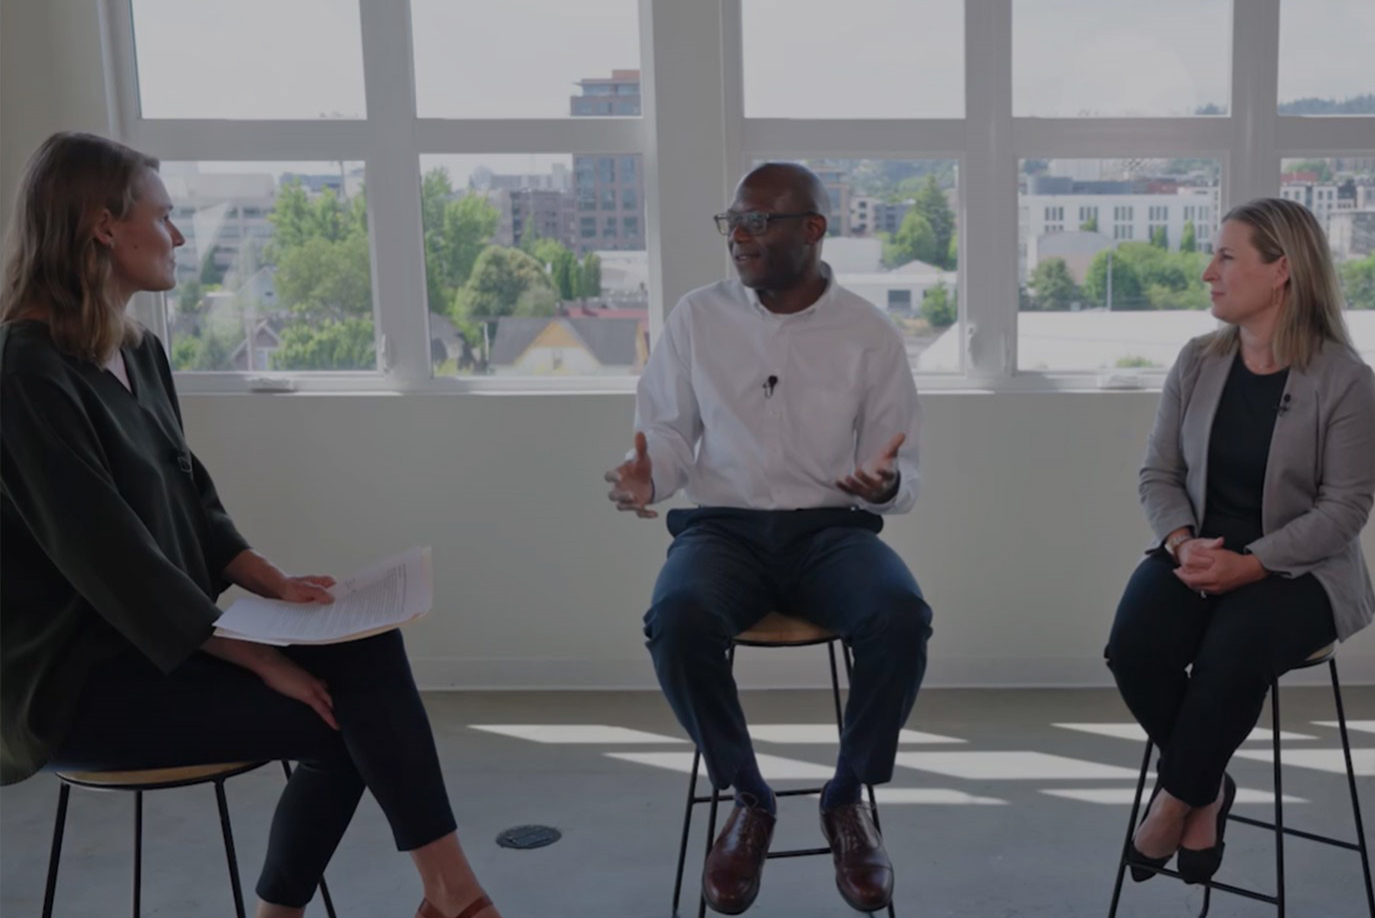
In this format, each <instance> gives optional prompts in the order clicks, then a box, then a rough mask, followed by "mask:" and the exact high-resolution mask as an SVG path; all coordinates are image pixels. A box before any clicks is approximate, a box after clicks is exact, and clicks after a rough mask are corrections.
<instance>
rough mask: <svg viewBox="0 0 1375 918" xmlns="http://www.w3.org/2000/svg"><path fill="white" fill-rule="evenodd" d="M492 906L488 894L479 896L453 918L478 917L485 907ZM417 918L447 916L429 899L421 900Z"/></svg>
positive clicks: (441, 917)
mask: <svg viewBox="0 0 1375 918" xmlns="http://www.w3.org/2000/svg"><path fill="white" fill-rule="evenodd" d="M491 907H492V900H491V899H489V898H487V897H486V896H479V897H478V898H477V900H476V901H474V902H471V903H469V904H468V907H467V908H465V909H464V910H463V911H461V912H459V913H458V914H457V915H454V916H453V918H477V915H478V914H479V913H480V912H481V911H482V910H483V909H485V908H491ZM415 918H445V916H444V915H443V914H441V913H440V911H439V909H437V908H435V907H434V906H433V905H431V904H430V901H429V900H428V899H421V900H420V910H419V911H417V912H416V913H415Z"/></svg>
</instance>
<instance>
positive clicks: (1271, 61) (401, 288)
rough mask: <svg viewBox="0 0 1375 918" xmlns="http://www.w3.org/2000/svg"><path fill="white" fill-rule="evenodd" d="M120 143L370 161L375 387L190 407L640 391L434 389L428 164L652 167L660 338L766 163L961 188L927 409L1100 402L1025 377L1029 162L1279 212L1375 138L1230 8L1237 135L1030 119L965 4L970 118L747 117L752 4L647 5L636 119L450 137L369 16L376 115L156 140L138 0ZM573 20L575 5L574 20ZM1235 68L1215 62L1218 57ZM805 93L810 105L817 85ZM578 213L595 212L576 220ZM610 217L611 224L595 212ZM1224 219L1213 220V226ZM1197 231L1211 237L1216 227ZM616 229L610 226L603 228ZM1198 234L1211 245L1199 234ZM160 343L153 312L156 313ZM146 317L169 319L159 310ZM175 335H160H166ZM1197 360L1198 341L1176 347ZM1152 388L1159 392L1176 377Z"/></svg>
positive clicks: (398, 6) (1057, 378)
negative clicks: (1288, 77) (593, 157)
mask: <svg viewBox="0 0 1375 918" xmlns="http://www.w3.org/2000/svg"><path fill="white" fill-rule="evenodd" d="M99 2H100V9H101V24H102V30H103V36H104V45H105V48H106V49H107V57H106V72H107V94H108V97H109V100H110V109H111V112H112V121H111V126H110V127H111V131H112V133H113V134H114V135H115V136H117V137H119V138H120V139H122V140H123V141H125V142H126V143H129V144H131V145H132V146H134V147H137V148H140V149H144V150H147V151H148V152H150V153H153V154H154V155H157V156H159V157H161V158H163V159H168V160H235V159H241V160H317V159H318V160H327V161H337V160H339V159H346V160H356V161H361V162H363V163H364V164H365V168H366V180H367V186H368V189H369V195H368V218H369V228H370V237H371V241H372V258H373V275H372V276H373V297H374V303H375V304H376V305H375V316H376V322H377V331H378V353H379V367H380V369H379V370H378V371H377V372H363V373H271V374H236V373H194V374H179V376H178V385H179V386H180V387H181V388H182V390H183V391H186V392H246V391H253V390H255V389H271V390H273V391H278V390H280V389H283V388H292V389H295V390H298V391H302V392H310V391H342V392H348V391H393V392H502V391H526V392H532V391H540V392H588V391H629V390H630V389H632V388H633V386H634V379H633V378H632V377H582V378H558V379H549V378H515V377H457V378H433V377H432V373H431V367H430V352H429V340H428V333H427V321H428V310H427V307H426V302H425V278H424V257H423V248H422V231H421V226H420V194H419V192H420V157H421V156H422V155H425V154H481V153H521V152H529V153H568V154H602V153H612V154H615V155H623V154H640V155H641V156H642V162H643V168H644V172H645V175H644V179H645V186H644V187H645V194H644V198H643V202H642V203H643V205H644V216H643V220H644V223H643V227H644V231H645V234H646V245H647V249H648V257H649V269H650V285H649V286H650V309H649V315H650V330H651V338H652V339H657V337H658V335H659V333H660V331H661V330H662V328H663V322H664V316H665V315H666V313H667V310H668V309H669V308H670V307H671V304H672V303H673V302H674V301H676V299H677V298H678V297H680V296H681V295H682V294H684V293H686V292H687V291H688V290H690V289H692V288H693V287H696V286H699V285H701V284H703V283H708V282H710V281H712V280H714V279H716V278H720V277H723V276H726V275H727V273H728V272H729V270H730V268H729V265H728V262H727V259H726V256H725V252H724V246H723V245H722V244H721V239H720V237H719V236H718V235H717V234H716V233H715V231H714V230H713V229H712V228H711V226H710V215H711V213H713V212H714V211H715V210H717V209H719V208H720V207H722V206H724V204H725V203H726V202H727V201H728V200H729V196H730V194H731V190H732V188H733V185H734V182H735V180H736V179H737V178H738V176H739V175H741V174H742V173H743V172H744V171H745V170H746V169H747V168H748V166H749V164H750V163H751V162H753V161H754V160H756V159H759V158H770V157H789V158H793V157H805V158H823V157H853V158H894V159H949V160H955V161H956V162H957V163H958V169H959V187H960V196H959V213H958V217H959V237H960V238H959V251H960V264H959V268H958V273H959V289H960V297H959V301H960V318H961V321H962V323H963V324H962V326H961V328H962V329H963V336H964V348H963V356H962V361H963V369H962V372H956V373H941V374H918V381H919V383H920V385H921V387H922V388H923V389H928V390H930V389H995V390H1022V389H1042V390H1044V389H1050V390H1057V389H1084V388H1095V387H1097V386H1098V381H1097V379H1096V378H1095V377H1096V375H1097V374H1096V373H1093V372H1078V373H1076V372H1058V373H1057V372H1046V373H1038V372H1028V371H1020V370H1018V369H1017V319H1018V314H1017V303H1018V278H1017V269H1018V246H1019V238H1018V232H1019V226H1018V215H1019V212H1018V206H1019V204H1018V196H1017V172H1018V168H1019V163H1020V161H1021V160H1023V159H1028V158H1036V159H1047V158H1118V157H1134V156H1181V157H1207V158H1213V159H1217V160H1219V161H1220V162H1221V164H1222V169H1223V179H1222V189H1221V207H1222V212H1225V211H1226V209H1227V208H1228V207H1230V206H1231V205H1232V204H1235V203H1237V202H1241V201H1245V200H1249V199H1251V198H1254V197H1260V196H1264V195H1276V194H1279V193H1280V182H1279V176H1280V162H1281V160H1282V159H1288V158H1300V157H1307V156H1349V155H1362V154H1365V155H1369V154H1370V151H1371V148H1372V142H1371V133H1372V129H1373V128H1375V121H1373V120H1372V119H1371V118H1366V117H1299V116H1280V115H1279V113H1278V74H1279V31H1280V2H1281V0H1233V4H1232V17H1231V46H1232V48H1234V49H1235V48H1242V49H1245V52H1244V53H1232V54H1231V55H1230V58H1231V62H1232V63H1231V100H1230V105H1229V109H1228V112H1229V113H1228V114H1227V115H1226V116H1208V117H1194V118H1032V117H1014V116H1013V114H1012V32H1013V21H1012V16H1013V0H965V4H964V33H965V35H964V40H965V60H964V69H965V117H964V118H953V119H892V120H882V119H868V120H866V119H814V120H797V119H774V118H748V119H747V118H745V117H744V110H743V109H744V103H743V54H744V49H743V39H742V29H741V15H740V13H741V3H742V2H748V0H693V2H684V0H639V16H640V35H641V47H640V58H641V60H640V68H641V106H642V115H641V117H640V118H631V119H625V118H597V117H587V118H581V117H580V118H551V119H509V120H508V119H440V118H419V117H417V116H416V115H415V85H414V76H413V74H414V67H413V62H412V46H411V28H410V4H409V3H408V2H404V0H357V2H358V9H359V15H360V25H361V36H362V51H363V66H364V71H365V74H366V80H365V88H366V97H367V111H368V113H369V115H368V117H367V119H365V120H351V121H344V120H341V121H225V120H171V119H147V118H142V117H141V116H140V115H139V114H138V99H137V85H136V79H135V67H134V48H133V27H132V16H131V12H130V0H99ZM570 2H573V0H570ZM1222 50H1224V49H1219V52H1220V53H1221V51H1222ZM797 91H798V92H805V91H806V89H805V86H804V85H801V84H800V85H799V86H798V90H797ZM579 213H580V214H581V213H582V212H579ZM594 213H599V212H594ZM1210 217H1211V215H1210ZM1200 223H1211V219H1209V220H1202V219H1200ZM599 225H600V224H599ZM1200 231H1201V230H1200ZM141 305H142V307H143V308H144V309H145V310H148V311H147V313H146V314H148V315H150V317H151V318H152V319H153V321H154V324H155V325H156V324H157V320H158V318H159V317H160V316H161V310H160V309H157V308H156V307H155V304H149V303H147V302H144V303H143V304H141ZM150 305H154V308H152V309H149V306H150ZM159 330H161V329H159ZM1180 344H1181V345H1182V344H1183V342H1180ZM1137 379H1138V380H1139V381H1140V382H1141V383H1142V384H1143V385H1145V386H1158V385H1159V383H1160V382H1161V380H1162V379H1163V371H1149V370H1148V371H1143V372H1141V373H1140V374H1139V376H1138V377H1137Z"/></svg>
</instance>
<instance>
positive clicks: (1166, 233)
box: [1017, 157, 1221, 373]
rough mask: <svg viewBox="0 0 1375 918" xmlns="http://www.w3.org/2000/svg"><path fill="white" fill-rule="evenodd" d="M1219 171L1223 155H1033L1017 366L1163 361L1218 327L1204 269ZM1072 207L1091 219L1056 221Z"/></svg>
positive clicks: (1026, 179) (1028, 169)
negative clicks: (1108, 220) (1072, 223)
mask: <svg viewBox="0 0 1375 918" xmlns="http://www.w3.org/2000/svg"><path fill="white" fill-rule="evenodd" d="M1220 179H1221V171H1220V164H1219V163H1218V162H1217V161H1216V160H1204V159H1185V158H1173V157H1128V158H1124V159H1108V160H1104V159H1050V160H1023V161H1022V164H1021V187H1020V188H1019V191H1018V195H1019V197H1020V198H1021V200H1022V202H1023V204H1024V206H1023V212H1024V213H1026V214H1027V215H1028V218H1027V219H1025V220H1023V222H1022V225H1021V227H1020V231H1019V234H1018V252H1019V258H1018V282H1019V285H1020V292H1019V295H1018V310H1019V316H1018V323H1017V332H1018V334H1017V358H1018V367H1019V368H1020V369H1022V370H1032V371H1037V372H1045V371H1054V370H1076V371H1098V372H1104V373H1116V372H1117V371H1124V370H1139V369H1149V368H1155V369H1159V368H1164V367H1168V366H1169V365H1170V364H1171V363H1173V362H1174V358H1175V354H1176V353H1177V352H1178V351H1179V348H1180V345H1181V344H1182V343H1183V342H1184V341H1185V340H1187V339H1188V338H1190V337H1192V336H1193V335H1196V334H1201V333H1203V332H1205V331H1207V330H1208V329H1210V328H1212V327H1213V325H1214V323H1213V320H1212V318H1211V316H1210V315H1209V313H1208V307H1209V305H1210V304H1209V300H1208V291H1207V288H1206V287H1205V286H1204V284H1203V281H1202V274H1203V269H1204V267H1205V265H1206V264H1207V261H1208V257H1209V256H1208V252H1209V251H1211V249H1212V237H1213V231H1214V225H1213V222H1212V216H1213V215H1214V214H1215V213H1216V211H1217V206H1218V200H1219V195H1220V193H1221V190H1220ZM1066 210H1067V211H1069V212H1070V213H1077V214H1079V215H1081V216H1082V217H1083V218H1084V219H1083V220H1082V222H1080V224H1079V225H1078V226H1076V227H1073V228H1069V229H1068V230H1066V229H1065V228H1063V227H1061V226H1060V225H1059V224H1058V223H1056V224H1055V225H1050V221H1052V219H1053V218H1057V217H1059V216H1060V214H1062V213H1063V212H1064V211H1066ZM1100 213H1103V214H1107V213H1111V215H1112V224H1111V226H1107V225H1104V224H1101V223H1099V220H1098V214H1100Z"/></svg>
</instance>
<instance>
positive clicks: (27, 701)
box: [0, 133, 498, 918]
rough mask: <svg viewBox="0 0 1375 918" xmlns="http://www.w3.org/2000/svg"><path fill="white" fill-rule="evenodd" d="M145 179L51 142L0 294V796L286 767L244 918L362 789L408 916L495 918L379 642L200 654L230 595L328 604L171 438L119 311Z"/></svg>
mask: <svg viewBox="0 0 1375 918" xmlns="http://www.w3.org/2000/svg"><path fill="white" fill-rule="evenodd" d="M157 167H158V163H157V160H155V159H152V158H151V157H148V156H145V155H143V154H141V153H138V152H136V151H134V150H131V149H129V148H128V147H124V146H122V145H120V144H117V143H114V142H112V141H109V140H105V139H104V138H100V137H96V136H93V135H89V134H72V133H66V134H57V135H54V136H53V137H51V138H49V139H48V141H47V142H46V143H44V144H43V146H42V147H41V148H40V149H39V150H38V152H37V153H36V154H35V155H34V157H33V159H32V160H31V161H30V162H29V165H28V168H27V170H26V172H25V175H24V179H23V182H22V184H21V187H20V189H19V192H18V195H17V199H16V202H15V207H16V211H15V220H14V223H13V226H12V228H11V231H10V235H9V238H8V241H7V252H6V264H5V273H4V276H3V278H0V545H3V554H0V780H3V783H5V784H10V783H14V782H16V781H21V780H23V779H24V778H27V777H29V776H31V775H33V774H34V773H35V772H37V771H39V770H41V769H44V768H71V769H85V770H93V769H121V768H151V767H173V766H181V765H197V764H210V763H216V762H227V761H243V760H255V759H277V758H282V759H294V760H298V761H300V762H301V765H302V767H300V768H298V769H296V771H295V772H294V774H293V775H292V778H291V781H290V782H289V784H288V785H287V788H286V790H285V791H284V792H283V794H282V799H281V801H280V803H279V804H278V808H277V813H276V816H275V818H274V819H273V823H272V831H271V837H270V840H269V844H268V852H267V858H266V863H265V865H264V867H263V873H262V876H261V877H260V879H259V881H258V887H257V890H258V896H259V900H260V901H259V904H258V910H257V915H258V918H286V916H296V915H300V914H302V913H303V911H304V908H305V905H306V903H307V902H308V901H309V900H310V898H311V895H312V894H313V892H314V890H315V888H316V887H317V886H318V884H319V880H320V877H321V875H322V874H323V872H324V868H325V865H326V863H327V862H328V860H329V858H330V856H331V855H332V854H333V852H334V849H335V847H336V845H337V844H338V842H339V839H340V837H341V836H342V834H343V831H344V829H345V827H346V826H347V825H348V823H349V820H350V819H351V818H352V815H353V811H354V808H355V807H356V806H357V804H358V801H359V799H360V798H361V796H362V793H363V790H364V789H365V788H366V789H368V790H371V791H372V793H373V795H374V796H375V797H376V798H377V800H378V802H379V804H380V805H381V807H382V809H383V811H384V812H385V813H386V815H387V818H388V821H389V823H390V825H391V828H392V832H393V835H394V836H395V840H396V843H397V847H398V848H400V849H401V850H404V851H408V852H410V854H411V856H412V858H413V860H414V862H415V864H416V867H417V869H418V871H419V872H420V876H421V879H422V881H423V885H424V895H425V899H424V901H423V902H422V904H421V908H420V913H419V914H420V916H423V918H449V916H454V915H462V916H463V918H498V913H497V911H496V909H495V907H494V906H492V905H491V903H490V901H489V900H488V899H487V897H486V896H485V895H484V894H483V891H482V888H481V886H480V885H479V884H478V882H477V879H476V878H475V877H474V876H473V873H472V871H471V869H470V868H469V866H468V862H467V860H466V858H465V857H464V855H463V852H462V849H461V848H460V846H459V844H458V839H457V836H456V835H455V833H454V827H455V823H454V818H453V815H452V813H451V811H450V808H449V802H448V797H447V794H446V792H445V789H444V781H443V776H442V774H441V771H440V766H439V761H438V757H437V755H436V752H435V746H434V739H433V735H432V734H431V731H430V726H429V722H428V720H427V718H426V715H425V710H424V708H423V707H422V705H421V702H420V696H419V694H418V693H417V691H416V688H415V682H414V680H413V678H412V676H411V672H410V667H409V664H408V662H407V659H406V655H405V648H404V646H403V645H402V642H401V637H400V633H399V632H397V631H392V632H389V633H387V634H383V635H379V636H377V637H373V638H369V639H366V640H361V641H355V642H351V643H345V644H335V645H328V646H323V647H289V648H284V649H277V648H274V647H268V646H265V645H260V644H251V643H246V642H240V641H232V640H226V639H223V638H218V637H214V636H213V631H214V623H215V619H216V618H217V617H218V615H219V610H218V608H217V607H216V605H215V599H216V598H217V597H218V596H219V594H220V593H221V592H223V590H224V589H225V588H227V587H228V586H229V585H231V584H236V585H238V586H240V587H243V588H244V589H247V590H249V591H251V592H254V593H257V594H258V595H261V596H267V597H270V598H273V599H284V600H289V601H296V602H328V601H329V593H328V592H327V590H328V587H330V586H332V585H333V581H332V580H331V579H330V578H328V577H290V576H287V575H286V574H283V573H282V571H280V570H279V569H278V568H277V567H275V566H274V565H273V564H271V563H270V562H268V561H267V560H266V559H265V558H263V557H262V556H261V555H259V554H258V553H256V552H254V551H253V550H252V549H250V548H249V546H248V542H247V541H245V540H244V538H243V536H241V535H240V534H239V532H238V530H237V529H236V528H235V527H234V524H233V522H232V521H231V520H230V518H229V515H228V514H227V513H226V512H225V509H224V506H223V505H222V504H221V502H220V499H219V497H218V496H217V494H216V493H215V487H214V484H213V483H212V482H211V480H210V476H209V475H208V474H207V472H206V470H205V469H204V467H202V466H201V464H200V462H199V461H198V460H197V459H196V457H195V456H194V454H192V452H191V450H190V448H189V447H188V446H187V444H186V441H185V439H184V437H183V433H182V424H181V414H180V408H179V406H178V404H177V398H176V393H175V391H174V390H173V386H172V375H171V370H170V368H169V366H168V363H167V358H166V355H165V354H164V352H163V349H162V346H161V344H160V343H159V342H158V341H157V340H156V339H155V338H154V337H153V336H152V335H150V334H148V333H147V332H145V331H143V330H142V329H141V328H140V327H139V326H138V325H137V324H136V323H135V322H134V321H133V320H132V319H130V318H129V317H128V316H127V315H126V306H127V304H128V302H129V300H130V298H131V297H132V296H133V295H134V294H136V293H138V292H140V291H163V290H168V289H170V288H171V287H172V286H173V285H174V283H175V269H176V261H175V257H174V253H175V250H176V248H177V247H178V246H180V245H182V244H183V243H184V242H185V239H184V238H183V237H182V235H181V233H180V232H179V231H178V230H177V228H176V226H175V225H174V224H173V223H172V220H171V213H172V205H171V202H170V201H169V200H168V197H167V191H166V189H165V188H164V186H163V184H162V180H161V179H160V178H159V176H158V173H157Z"/></svg>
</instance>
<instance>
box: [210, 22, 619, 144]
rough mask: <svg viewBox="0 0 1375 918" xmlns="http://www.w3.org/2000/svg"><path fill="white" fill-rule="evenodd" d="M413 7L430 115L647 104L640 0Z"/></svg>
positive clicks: (575, 112)
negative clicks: (643, 100) (642, 85)
mask: <svg viewBox="0 0 1375 918" xmlns="http://www.w3.org/2000/svg"><path fill="white" fill-rule="evenodd" d="M352 2H355V3H356V2H357V0H352ZM402 4H403V0H394V3H393V4H392V6H394V7H400V6H402ZM193 5H194V4H193ZM410 8H411V32H412V36H413V40H414V48H415V52H414V55H415V56H414V60H415V91H416V107H417V111H418V112H419V114H420V117H422V118H568V117H578V116H584V117H585V116H589V115H600V116H603V117H637V116H639V114H640V69H639V68H640V35H639V17H638V15H637V12H636V2H635V0H577V2H559V0H522V2H518V3H514V2H497V3H493V2H491V0H410Z"/></svg>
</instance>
